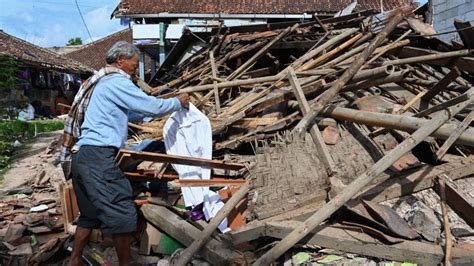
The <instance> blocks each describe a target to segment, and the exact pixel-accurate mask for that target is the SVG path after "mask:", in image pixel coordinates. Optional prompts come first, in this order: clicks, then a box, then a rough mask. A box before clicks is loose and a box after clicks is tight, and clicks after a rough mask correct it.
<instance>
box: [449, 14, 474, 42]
mask: <svg viewBox="0 0 474 266" xmlns="http://www.w3.org/2000/svg"><path fill="white" fill-rule="evenodd" d="M454 27H456V29H457V30H458V34H459V37H461V40H462V43H463V44H464V47H466V48H468V49H474V28H472V26H471V23H470V22H469V21H462V20H459V19H456V18H455V19H454Z"/></svg>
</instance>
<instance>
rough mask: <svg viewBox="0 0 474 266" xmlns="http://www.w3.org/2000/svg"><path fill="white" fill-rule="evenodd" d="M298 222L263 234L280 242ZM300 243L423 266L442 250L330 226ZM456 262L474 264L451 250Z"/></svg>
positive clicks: (438, 258) (272, 226) (436, 260)
mask: <svg viewBox="0 0 474 266" xmlns="http://www.w3.org/2000/svg"><path fill="white" fill-rule="evenodd" d="M301 223H302V222H298V221H285V222H268V223H266V230H265V232H266V235H267V236H270V237H275V238H280V239H281V238H284V237H285V236H286V235H288V233H289V232H291V231H292V230H293V229H295V228H296V227H298V226H299V225H300V224H301ZM300 243H301V244H311V245H316V246H322V247H325V248H331V249H336V250H339V251H342V252H348V253H354V254H360V255H363V256H370V257H377V258H385V259H388V260H395V261H406V262H412V263H419V264H422V265H439V264H440V263H441V262H442V261H443V257H444V252H443V249H442V247H441V246H439V245H434V244H429V243H425V242H421V241H408V240H406V241H403V242H401V243H398V244H392V245H386V244H383V243H380V241H379V240H378V239H375V238H373V237H371V236H369V235H367V234H365V233H361V232H358V231H348V230H344V229H339V228H333V227H324V228H322V229H319V230H317V231H312V232H310V233H309V235H308V236H307V237H306V238H305V239H304V240H302V242H300ZM457 262H463V263H468V264H469V263H474V255H473V254H472V251H469V250H464V249H460V248H454V249H453V263H457ZM468 264H466V265H468Z"/></svg>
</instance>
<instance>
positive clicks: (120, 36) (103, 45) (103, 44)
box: [64, 29, 150, 70]
mask: <svg viewBox="0 0 474 266" xmlns="http://www.w3.org/2000/svg"><path fill="white" fill-rule="evenodd" d="M118 41H127V42H129V43H132V41H133V40H132V30H131V29H124V30H121V31H118V32H116V33H113V34H111V35H108V36H106V37H104V38H102V39H99V40H96V41H94V42H91V43H88V44H86V45H83V46H81V47H80V48H78V49H76V50H74V51H71V52H66V53H65V54H64V55H65V56H68V57H70V58H73V59H75V60H77V61H79V62H81V63H83V64H84V65H87V66H89V67H92V68H93V69H95V70H99V69H100V68H102V67H104V66H105V64H106V63H105V54H106V53H107V51H108V50H109V49H110V47H112V45H113V44H114V43H116V42H118ZM145 63H146V66H145V67H146V68H149V64H150V58H149V57H148V55H145Z"/></svg>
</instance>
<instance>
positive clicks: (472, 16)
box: [464, 9, 474, 23]
mask: <svg viewBox="0 0 474 266" xmlns="http://www.w3.org/2000/svg"><path fill="white" fill-rule="evenodd" d="M464 20H466V21H470V22H471V23H472V22H474V9H472V10H471V11H469V12H467V13H465V14H464Z"/></svg>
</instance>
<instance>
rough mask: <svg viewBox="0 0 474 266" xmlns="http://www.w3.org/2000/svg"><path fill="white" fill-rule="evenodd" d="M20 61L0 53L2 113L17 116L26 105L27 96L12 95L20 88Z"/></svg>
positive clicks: (12, 116) (0, 105)
mask: <svg viewBox="0 0 474 266" xmlns="http://www.w3.org/2000/svg"><path fill="white" fill-rule="evenodd" d="M18 73H19V68H18V61H17V60H16V59H15V58H13V57H11V56H8V55H0V95H1V97H0V115H4V114H6V115H8V116H9V117H10V118H16V117H17V116H18V112H19V110H21V109H22V108H24V107H25V106H26V103H27V101H26V99H25V98H18V97H10V96H12V95H15V93H14V91H15V90H17V89H18V83H19V82H20V80H19V79H18Z"/></svg>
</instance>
